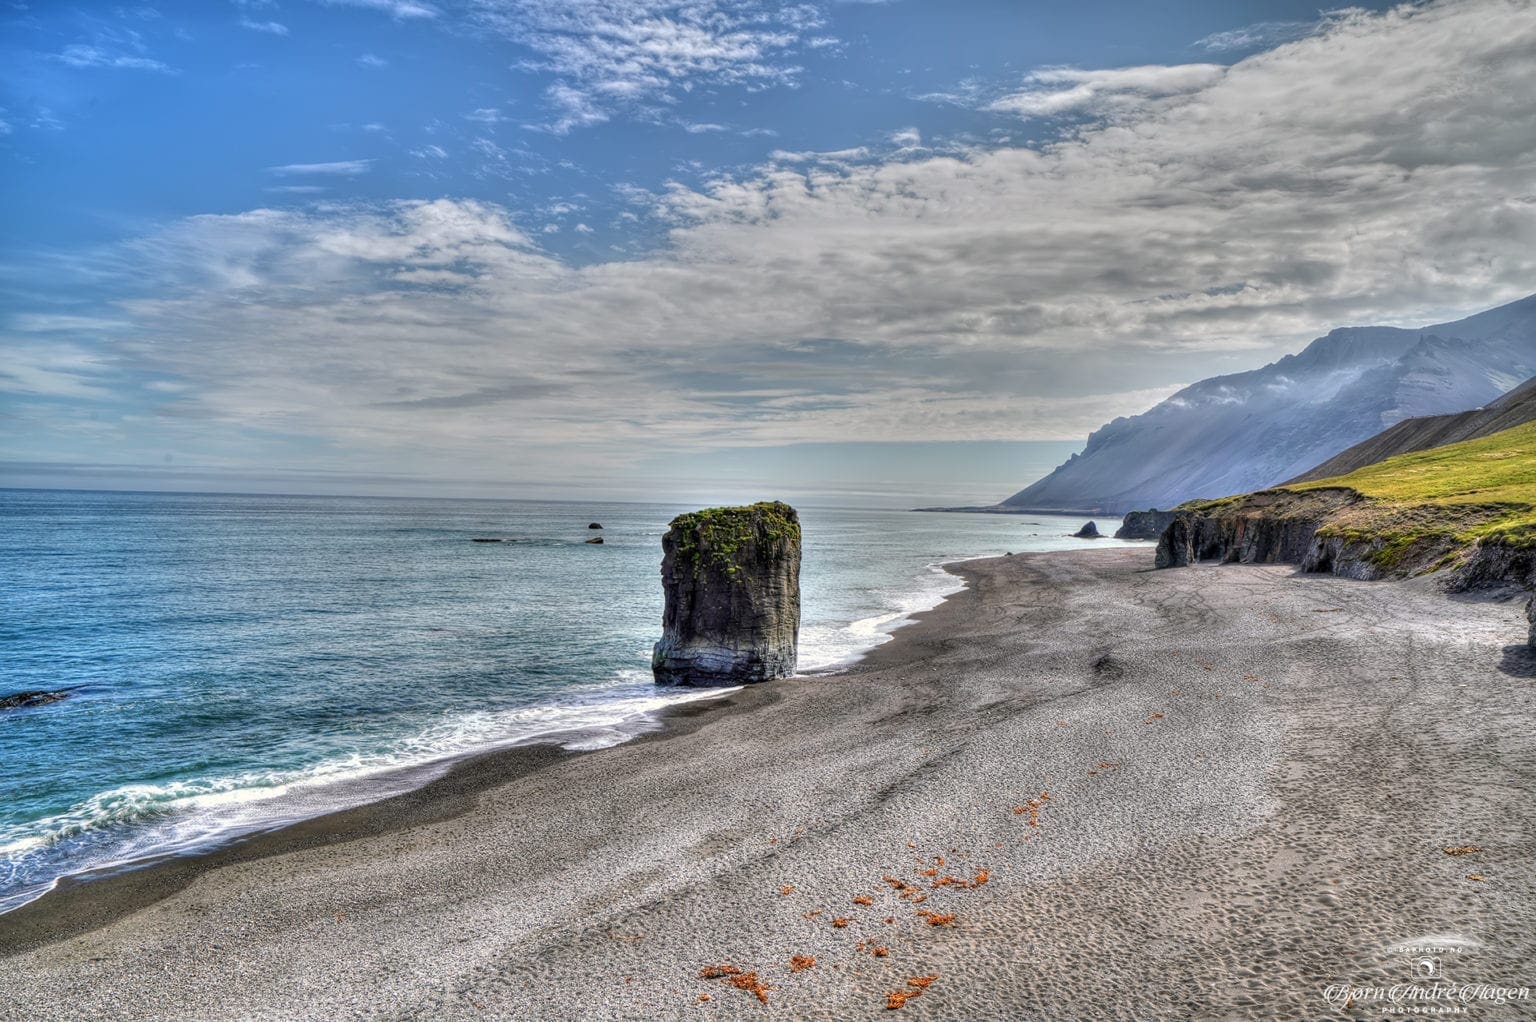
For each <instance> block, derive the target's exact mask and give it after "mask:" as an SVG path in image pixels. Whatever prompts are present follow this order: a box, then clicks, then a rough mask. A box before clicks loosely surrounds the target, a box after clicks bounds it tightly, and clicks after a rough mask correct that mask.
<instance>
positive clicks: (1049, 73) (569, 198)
mask: <svg viewBox="0 0 1536 1022" xmlns="http://www.w3.org/2000/svg"><path fill="white" fill-rule="evenodd" d="M1533 95H1536V3H1533V2H1530V0H1457V2H1440V3H1418V4H1409V5H1388V4H1363V5H1360V6H1354V7H1349V8H1344V9H1336V10H1326V9H1321V10H1320V9H1319V8H1318V7H1317V6H1316V4H1306V3H1295V2H1289V0H1271V2H1250V3H1240V2H1232V0H1223V2H1215V0H1211V2H1189V3H1179V4H1174V3H1148V2H1145V0H1135V2H1108V0H1104V2H1087V3H1078V4H1060V3H1035V2H1024V0H950V2H945V3H942V4H941V3H936V2H924V0H887V2H869V0H864V2H854V0H814V2H812V0H808V2H799V3H767V2H758V0H235V2H230V0H199V2H187V3H162V2H154V3H151V4H145V5H139V4H133V3H126V4H118V3H112V4H89V3H79V4H65V3H41V2H27V3H21V2H9V0H0V186H3V187H0V435H3V440H0V485H11V486H60V487H97V486H99V487H107V488H131V489H158V488H168V489H190V490H226V491H227V490H238V491H244V492H311V493H377V494H401V495H423V494H427V495H430V494H439V495H444V496H453V495H469V496H510V497H532V498H548V497H578V498H579V497H584V496H591V497H602V498H626V497H628V498H633V499H664V500H674V499H675V500H698V501H709V500H718V499H750V498H760V497H772V496H785V497H791V498H794V497H799V496H802V495H814V496H816V497H818V498H821V499H831V500H833V501H837V502H846V503H884V504H901V503H905V502H916V503H972V502H987V503H990V502H992V501H995V500H997V499H1000V498H1002V497H1004V496H1006V495H1008V494H1009V493H1011V492H1013V491H1014V490H1016V489H1019V488H1021V487H1022V486H1023V485H1025V484H1027V483H1029V482H1031V481H1032V480H1034V479H1035V478H1038V477H1039V476H1040V475H1042V474H1044V473H1045V472H1047V471H1048V470H1049V469H1050V468H1051V467H1052V466H1053V465H1055V464H1057V463H1059V462H1060V461H1062V460H1064V459H1065V457H1067V456H1068V455H1069V454H1070V453H1071V452H1073V451H1075V450H1078V449H1080V448H1081V446H1082V444H1083V442H1084V439H1085V438H1086V436H1087V434H1088V433H1089V432H1090V431H1091V430H1092V429H1094V428H1095V427H1096V426H1098V425H1100V424H1102V423H1103V422H1105V421H1107V420H1109V419H1112V418H1114V417H1116V416H1119V415H1131V414H1135V413H1137V412H1140V411H1144V410H1145V409H1146V408H1148V407H1150V406H1151V405H1153V404H1155V403H1156V402H1157V401H1159V400H1161V399H1163V398H1165V397H1167V396H1168V395H1170V394H1172V393H1173V392H1174V391H1175V390H1177V389H1178V388H1179V387H1180V386H1182V385H1185V384H1187V383H1190V382H1193V381H1194V380H1197V379H1200V378H1203V377H1206V376H1210V375H1213V374H1217V373H1223V372H1233V371H1239V370H1243V369H1248V368H1253V367H1255V366H1258V365H1261V364H1263V363H1265V362H1268V361H1271V360H1273V359H1274V358H1276V357H1279V356H1280V355H1281V354H1284V353H1286V352H1289V351H1294V350H1298V349H1299V348H1300V347H1302V346H1303V345H1304V344H1305V343H1306V342H1307V341H1308V340H1309V339H1310V338H1312V337H1314V336H1317V335H1319V334H1322V333H1325V332H1327V331H1328V330H1329V329H1332V328H1333V327H1336V326H1344V325H1358V324H1366V323H1387V324H1395V325H1407V326H1413V325H1420V324H1425V323H1431V322H1437V321H1444V320H1450V319H1454V318H1458V317H1460V316H1462V315H1465V314H1468V313H1471V312H1475V311H1478V310H1480V309H1483V308H1487V307H1490V306H1493V305H1496V304H1499V303H1501V302H1505V301H1510V300H1513V299H1515V298H1519V297H1522V296H1524V295H1526V294H1529V293H1531V292H1533V291H1536V104H1533V103H1532V102H1531V101H1530V99H1531V97H1532V96H1533Z"/></svg>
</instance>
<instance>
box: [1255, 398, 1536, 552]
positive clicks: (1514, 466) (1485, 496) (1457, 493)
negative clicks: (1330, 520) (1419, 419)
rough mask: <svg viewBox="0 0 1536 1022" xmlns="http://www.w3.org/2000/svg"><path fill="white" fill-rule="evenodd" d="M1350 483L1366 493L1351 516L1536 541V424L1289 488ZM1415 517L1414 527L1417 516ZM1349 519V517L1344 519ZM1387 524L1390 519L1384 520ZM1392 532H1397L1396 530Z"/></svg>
mask: <svg viewBox="0 0 1536 1022" xmlns="http://www.w3.org/2000/svg"><path fill="white" fill-rule="evenodd" d="M1284 489H1285V490H1287V491H1290V492H1296V493H1305V492H1308V491H1313V490H1324V489H1335V490H1337V489H1346V490H1351V491H1353V492H1355V493H1358V494H1359V495H1360V496H1361V497H1364V498H1366V505H1365V506H1363V507H1358V509H1357V510H1356V511H1355V512H1354V513H1352V514H1351V515H1350V516H1349V517H1351V518H1355V519H1357V521H1354V522H1351V523H1350V525H1351V526H1353V527H1354V528H1353V529H1351V530H1350V531H1354V529H1358V528H1361V527H1368V526H1369V524H1370V520H1371V519H1373V518H1381V519H1391V520H1392V521H1393V524H1394V525H1398V526H1402V525H1408V526H1409V527H1410V530H1411V531H1418V530H1419V529H1422V530H1425V531H1434V532H1436V533H1439V534H1442V535H1445V534H1450V535H1454V536H1455V537H1456V538H1457V539H1460V540H1464V541H1471V540H1477V539H1493V540H1496V541H1500V542H1514V543H1517V544H1520V545H1524V544H1525V543H1533V542H1536V422H1528V423H1525V424H1524V425H1521V426H1516V427H1514V428H1513V429H1506V430H1504V431H1503V432H1500V433H1494V434H1491V435H1490V436H1485V437H1479V438H1478V439H1476V440H1464V441H1462V442H1461V443H1456V444H1447V445H1446V446H1444V447H1434V448H1431V449H1430V450H1427V451H1415V452H1413V453H1411V454H1400V455H1397V456H1396V457H1393V458H1388V459H1387V460H1385V461H1381V462H1377V463H1376V464H1374V465H1368V466H1366V467H1365V468H1362V469H1358V470H1356V471H1354V472H1351V473H1349V474H1348V475H1342V476H1335V477H1334V478H1332V479H1319V480H1316V481H1314V482H1310V483H1299V484H1295V485H1291V486H1287V487H1284ZM1415 521H1416V522H1417V525H1418V529H1414V528H1413V526H1412V525H1411V523H1412V522H1415ZM1341 524H1343V523H1341ZM1383 524H1385V521H1383ZM1393 531H1398V530H1396V529H1394V530H1393Z"/></svg>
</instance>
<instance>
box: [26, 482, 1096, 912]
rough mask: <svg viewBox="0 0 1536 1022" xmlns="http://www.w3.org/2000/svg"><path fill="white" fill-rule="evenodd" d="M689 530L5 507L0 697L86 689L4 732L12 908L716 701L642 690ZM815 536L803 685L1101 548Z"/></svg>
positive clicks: (564, 516) (482, 517)
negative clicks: (993, 577) (66, 886)
mask: <svg viewBox="0 0 1536 1022" xmlns="http://www.w3.org/2000/svg"><path fill="white" fill-rule="evenodd" d="M683 510H687V508H683V507H672V506H662V505H647V504H596V503H592V504H584V503H532V502H517V501H486V500H383V499H371V498H326V497H268V496H218V495H181V494H174V495H173V494H131V493H79V492H57V491H0V695H5V694H8V693H11V692H17V691H24V690H32V689H66V688H67V689H69V690H70V695H69V697H68V698H67V699H65V700H64V701H62V702H58V703H54V704H51V705H47V706H39V707H35V708H30V709H20V710H11V711H3V712H0V764H4V770H3V776H0V911H3V910H6V909H10V908H14V907H16V906H17V905H19V904H23V903H25V902H26V901H27V900H30V899H31V898H34V897H36V896H37V895H38V894H40V893H42V892H43V891H45V890H47V889H48V887H49V886H50V885H51V884H52V883H53V882H54V881H55V880H56V879H57V878H58V877H60V876H63V875H69V874H73V873H78V872H82V871H86V870H94V869H102V868H106V867H113V866H120V865H122V864H125V863H134V862H141V861H146V860H149V859H153V858H156V857H159V856H164V855H168V854H183V853H186V852H190V851H196V850H200V849H204V848H206V847H208V846H209V845H210V844H213V843H216V842H218V841H221V840H227V839H229V838H231V837H234V836H238V835H241V834H247V833H251V832H253V831H256V830H260V829H263V828H269V827H271V826H273V825H277V824H281V823H284V822H289V821H292V820H295V819H299V818H303V817H305V816H310V815H315V814H317V813H320V812H324V811H327V810H331V809H336V808H341V807H343V806H347V805H353V804H358V803H360V802H363V801H367V800H370V799H376V798H379V797H383V796H384V795H387V794H391V793H393V792H397V791H400V790H404V789H405V788H408V787H410V786H414V785H417V784H420V783H422V782H423V781H424V780H425V779H427V778H430V777H431V776H434V775H435V774H437V773H440V772H441V771H442V769H444V766H445V764H446V763H447V762H448V761H450V760H452V759H453V758H454V757H458V756H462V755H464V754H467V753H471V752H477V751H483V750H486V749H490V748H495V747H499V746H505V745H510V744H516V743H518V742H526V741H529V740H532V739H535V738H545V739H547V740H556V741H559V742H560V743H561V744H562V745H564V746H565V747H567V748H571V749H593V748H601V747H603V746H605V745H611V744H614V743H616V742H620V741H623V740H625V739H626V738H629V737H632V736H633V735H635V734H637V733H639V732H641V731H644V730H646V729H648V728H652V727H654V726H655V723H654V714H655V713H656V711H657V710H658V709H660V708H662V707H663V706H665V705H667V704H669V703H673V702H677V701H680V700H685V699H694V698H709V697H710V694H709V693H704V694H703V695H701V694H700V693H697V692H677V691H671V690H658V689H656V688H655V686H653V685H652V684H651V682H650V672H649V663H650V647H651V644H652V643H653V642H654V641H655V639H656V638H657V637H658V634H659V623H660V620H661V590H660V580H659V574H658V566H659V563H660V550H661V547H660V537H661V534H662V532H663V531H665V529H666V524H667V522H668V520H669V519H670V518H671V517H672V516H673V515H675V514H677V513H678V512H679V511H683ZM801 518H802V522H803V525H804V534H805V551H804V561H803V566H802V585H803V602H804V612H803V617H804V620H803V625H802V630H801V668H802V670H803V671H808V672H815V671H825V670H830V669H834V668H836V667H837V666H839V665H842V664H846V663H848V662H849V661H851V660H852V659H854V658H856V657H857V656H858V655H859V654H860V653H862V652H864V651H866V650H868V649H869V648H871V647H872V646H873V645H875V644H876V643H878V642H880V641H883V640H884V638H885V637H886V636H887V635H888V634H889V632H890V630H891V629H892V628H894V627H896V626H897V625H898V624H899V623H900V622H901V621H902V620H903V619H904V618H905V617H906V616H907V615H909V614H911V613H913V612H915V611H919V610H922V609H925V608H927V607H930V606H932V605H934V604H935V603H937V602H938V601H939V599H941V598H942V597H943V596H944V595H945V594H947V593H948V592H952V591H954V590H955V589H956V588H958V581H957V580H956V579H955V577H954V576H952V575H949V574H947V573H946V572H944V571H942V569H941V568H940V565H941V564H942V563H943V562H946V561H952V560H956V559H960V558H965V557H975V556H984V555H992V554H1000V553H1003V552H1004V551H1008V550H1014V551H1021V550H1039V549H1053V548H1070V547H1078V546H1082V545H1085V544H1086V541H1082V540H1073V539H1069V538H1067V534H1068V533H1070V532H1073V531H1075V530H1076V529H1077V527H1078V526H1079V525H1080V524H1081V523H1082V521H1083V520H1082V519H1075V518H1074V519H1068V518H1048V517H1032V516H989V515H963V514H912V513H908V512H897V511H862V510H847V509H823V508H802V509H801ZM591 521H597V522H601V523H602V524H603V526H604V529H603V531H602V532H600V533H598V532H591V531H589V530H588V529H587V527H586V526H587V523H588V522H591ZM1100 524H1101V526H1102V525H1103V524H1105V523H1103V522H1101V523H1100ZM592 535H601V536H602V537H603V539H604V543H603V545H601V546H597V545H588V544H586V543H585V542H584V541H585V540H586V539H588V538H589V536H592ZM475 536H482V537H486V536H490V537H499V538H504V539H507V540H511V542H504V543H473V542H470V539H471V537H475ZM1097 542H1098V543H1099V544H1100V545H1103V544H1110V543H1114V541H1113V540H1099V541H1097Z"/></svg>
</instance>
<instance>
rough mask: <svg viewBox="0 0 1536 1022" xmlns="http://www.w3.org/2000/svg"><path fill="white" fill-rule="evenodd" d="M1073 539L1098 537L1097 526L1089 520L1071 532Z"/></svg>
mask: <svg viewBox="0 0 1536 1022" xmlns="http://www.w3.org/2000/svg"><path fill="white" fill-rule="evenodd" d="M1072 538H1073V539H1099V538H1101V537H1100V536H1099V526H1098V524H1097V523H1096V522H1089V523H1088V524H1087V525H1085V526H1083V527H1082V528H1081V529H1078V530H1077V531H1076V532H1074V533H1073V534H1072Z"/></svg>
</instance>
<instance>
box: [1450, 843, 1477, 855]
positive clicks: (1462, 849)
mask: <svg viewBox="0 0 1536 1022" xmlns="http://www.w3.org/2000/svg"><path fill="white" fill-rule="evenodd" d="M1440 850H1441V851H1442V852H1444V853H1445V854H1446V855H1472V854H1473V853H1475V852H1480V851H1482V849H1481V848H1479V847H1477V845H1447V846H1446V847H1445V848H1442V849H1440Z"/></svg>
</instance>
